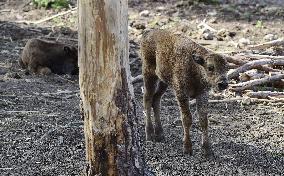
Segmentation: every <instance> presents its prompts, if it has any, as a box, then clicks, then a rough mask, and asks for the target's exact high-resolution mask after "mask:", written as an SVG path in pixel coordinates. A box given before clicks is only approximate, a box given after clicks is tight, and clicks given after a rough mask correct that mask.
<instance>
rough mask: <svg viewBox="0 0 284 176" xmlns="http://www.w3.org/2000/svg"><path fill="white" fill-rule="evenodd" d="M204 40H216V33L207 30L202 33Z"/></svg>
mask: <svg viewBox="0 0 284 176" xmlns="http://www.w3.org/2000/svg"><path fill="white" fill-rule="evenodd" d="M202 38H203V39H204V40H213V38H214V33H213V32H212V31H210V30H209V29H205V30H204V31H203V32H202Z"/></svg>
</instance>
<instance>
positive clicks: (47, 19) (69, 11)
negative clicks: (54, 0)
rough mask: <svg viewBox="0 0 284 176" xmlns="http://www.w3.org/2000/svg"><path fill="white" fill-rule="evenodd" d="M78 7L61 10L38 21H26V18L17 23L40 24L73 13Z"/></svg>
mask: <svg viewBox="0 0 284 176" xmlns="http://www.w3.org/2000/svg"><path fill="white" fill-rule="evenodd" d="M77 9H78V8H77V7H75V8H73V9H70V10H67V11H65V12H61V13H58V14H56V15H53V16H51V17H47V18H44V19H41V20H37V21H26V20H24V21H16V23H26V24H40V23H43V22H46V21H49V20H51V19H53V18H56V17H59V16H63V15H66V14H68V13H72V12H74V11H76V10H77Z"/></svg>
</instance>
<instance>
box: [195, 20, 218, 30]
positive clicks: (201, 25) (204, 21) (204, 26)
mask: <svg viewBox="0 0 284 176" xmlns="http://www.w3.org/2000/svg"><path fill="white" fill-rule="evenodd" d="M197 27H198V28H199V29H203V30H206V29H208V30H210V31H212V32H217V30H216V29H214V28H212V27H211V26H209V25H208V24H206V19H204V20H203V21H202V22H201V23H200V24H198V25H197Z"/></svg>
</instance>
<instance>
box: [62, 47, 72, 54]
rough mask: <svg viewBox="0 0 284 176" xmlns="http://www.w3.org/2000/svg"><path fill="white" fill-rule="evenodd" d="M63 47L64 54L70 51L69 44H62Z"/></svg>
mask: <svg viewBox="0 0 284 176" xmlns="http://www.w3.org/2000/svg"><path fill="white" fill-rule="evenodd" d="M63 49H64V51H65V53H66V54H69V53H71V48H70V47H69V46H64V48H63Z"/></svg>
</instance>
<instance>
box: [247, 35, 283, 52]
mask: <svg viewBox="0 0 284 176" xmlns="http://www.w3.org/2000/svg"><path fill="white" fill-rule="evenodd" d="M275 46H284V39H283V38H280V39H277V40H273V41H270V42H265V43H262V44H259V45H250V46H248V49H250V50H261V49H266V48H270V47H275Z"/></svg>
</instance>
